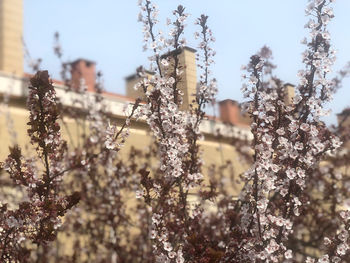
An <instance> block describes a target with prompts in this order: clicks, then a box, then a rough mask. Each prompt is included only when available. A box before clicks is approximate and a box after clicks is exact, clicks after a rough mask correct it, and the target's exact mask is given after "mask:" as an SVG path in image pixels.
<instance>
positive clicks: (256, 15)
mask: <svg viewBox="0 0 350 263" xmlns="http://www.w3.org/2000/svg"><path fill="white" fill-rule="evenodd" d="M136 2H137V1H136V0H49V1H48V0H24V40H25V42H26V45H27V47H28V49H29V51H30V54H31V56H32V57H33V58H38V57H41V58H42V59H43V63H42V68H45V69H48V70H49V71H50V72H51V74H52V76H53V77H55V78H58V77H59V75H58V72H59V68H60V66H59V62H58V60H57V59H56V58H55V57H54V55H53V52H52V46H53V34H54V32H56V31H58V32H60V35H61V43H62V46H63V50H64V58H65V59H69V60H74V59H76V58H80V57H82V58H87V59H90V60H94V61H96V62H97V68H98V69H99V70H101V71H102V72H103V73H104V80H105V87H106V89H107V90H109V91H113V92H116V93H121V94H124V89H125V82H124V77H126V76H128V75H130V74H132V73H134V72H135V69H136V67H138V66H139V65H148V62H147V54H146V53H144V52H142V33H141V24H140V23H138V22H137V15H138V13H139V8H138V6H137V3H136ZM156 3H157V4H158V6H159V9H160V22H161V23H160V24H161V26H162V27H163V28H164V29H165V19H166V17H167V16H169V15H170V14H171V10H173V9H174V8H176V7H177V5H178V4H182V5H184V6H185V7H186V9H187V12H188V13H190V14H191V16H190V17H189V19H188V21H187V24H188V28H187V32H188V34H187V40H188V44H189V45H190V46H194V47H195V45H196V42H195V41H194V39H193V37H192V36H193V33H194V32H195V30H196V27H195V26H194V25H193V22H194V20H195V18H196V17H198V16H199V15H200V14H202V13H205V14H207V15H209V19H210V20H209V24H210V26H211V28H212V30H213V32H214V35H215V37H216V43H215V45H214V48H215V49H216V51H217V56H216V59H215V61H216V64H215V65H214V67H213V71H214V76H215V77H216V78H217V80H218V83H219V94H218V99H219V100H221V99H226V98H231V99H235V100H238V101H242V95H241V92H240V88H241V77H240V76H241V71H240V67H241V65H242V64H246V63H247V62H248V60H249V57H250V56H251V55H252V54H254V53H255V52H256V51H257V50H259V49H260V48H261V47H262V46H263V45H267V46H269V47H270V48H271V49H272V51H273V56H274V63H275V64H277V66H278V68H277V70H276V75H277V76H278V77H280V78H281V79H283V80H284V81H285V82H290V83H296V82H297V80H298V79H297V76H296V74H297V71H298V70H299V69H301V68H302V64H301V62H300V61H301V52H302V51H303V50H304V46H303V45H301V44H300V40H301V39H302V38H303V37H304V36H305V35H306V34H307V31H306V30H305V29H304V24H305V22H306V21H307V18H306V17H305V13H304V8H305V5H306V3H307V0H244V1H239V0H216V1H213V0H182V1H178V0H158V1H156ZM334 11H335V15H336V18H335V19H334V20H333V22H332V23H331V25H330V32H331V33H332V38H333V41H332V43H333V45H334V47H335V48H336V49H337V50H338V54H337V58H338V59H337V62H336V64H335V67H334V71H338V70H339V69H341V67H342V66H343V65H345V64H346V63H347V61H350V15H349V14H350V1H349V0H337V1H336V3H335V4H334ZM27 71H29V69H28V67H27ZM349 88H350V80H349V79H348V80H346V81H345V82H344V87H343V88H342V89H341V90H340V91H339V92H338V93H337V94H336V95H335V97H334V101H333V102H332V103H331V105H330V108H331V109H332V110H333V113H332V116H331V117H328V118H327V119H326V121H327V123H335V122H336V118H335V115H334V114H335V113H338V112H340V111H341V110H342V109H343V108H344V107H346V106H350V91H349Z"/></svg>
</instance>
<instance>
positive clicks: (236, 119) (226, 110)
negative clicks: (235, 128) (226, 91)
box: [219, 99, 251, 125]
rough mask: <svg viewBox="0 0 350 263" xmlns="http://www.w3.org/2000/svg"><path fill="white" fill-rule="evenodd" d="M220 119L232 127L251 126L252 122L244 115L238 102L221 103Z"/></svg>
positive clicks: (227, 101) (225, 101)
mask: <svg viewBox="0 0 350 263" xmlns="http://www.w3.org/2000/svg"><path fill="white" fill-rule="evenodd" d="M219 109H220V119H221V120H222V121H223V122H225V123H230V124H232V125H250V123H251V120H250V118H249V116H248V115H242V113H241V107H240V105H239V104H238V102H237V101H234V100H230V99H227V100H223V101H220V102H219Z"/></svg>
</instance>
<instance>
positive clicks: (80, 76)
mask: <svg viewBox="0 0 350 263" xmlns="http://www.w3.org/2000/svg"><path fill="white" fill-rule="evenodd" d="M71 75H72V83H71V85H72V88H73V89H76V90H79V89H80V88H81V85H82V83H83V84H84V85H85V86H86V88H87V91H90V92H94V91H95V84H96V63H95V62H93V61H90V60H86V59H81V58H80V59H77V60H75V61H74V62H72V63H71Z"/></svg>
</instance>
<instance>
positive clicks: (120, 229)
mask: <svg viewBox="0 0 350 263" xmlns="http://www.w3.org/2000/svg"><path fill="white" fill-rule="evenodd" d="M332 2H333V1H332V0H310V1H309V4H308V6H307V9H306V12H307V14H308V15H309V16H310V17H311V19H310V20H309V21H308V23H307V25H306V27H307V28H309V30H310V35H309V37H308V38H306V39H305V40H304V41H303V43H304V44H305V45H306V51H305V52H304V53H303V62H304V64H305V68H304V69H303V70H301V71H299V77H300V83H299V84H298V85H297V87H296V90H295V95H294V96H293V98H292V100H291V101H288V100H286V94H285V92H286V91H285V90H284V83H283V81H282V80H280V79H278V78H277V77H276V76H275V75H274V73H273V69H274V68H275V66H274V65H273V64H272V62H271V58H272V53H271V51H270V50H269V49H268V48H267V47H264V48H262V49H261V50H260V51H259V52H258V53H257V54H256V55H253V56H252V57H251V58H250V61H249V63H248V65H247V66H244V67H243V70H245V71H246V73H245V74H244V79H245V83H244V85H243V88H242V91H243V93H244V95H245V97H246V102H245V108H246V110H247V112H248V114H249V115H250V117H251V120H252V124H251V132H252V134H253V140H252V142H248V141H244V140H241V139H240V138H234V140H233V141H232V143H233V145H235V146H236V148H237V149H238V152H239V153H240V158H242V160H244V161H245V162H246V163H247V164H250V165H251V168H250V169H249V170H248V171H246V172H245V173H244V174H242V175H241V180H242V182H243V187H242V190H241V192H240V193H239V196H238V198H233V196H232V194H233V193H232V192H230V191H228V190H227V188H225V187H224V185H223V184H222V183H221V181H220V180H221V179H222V177H223V176H224V173H223V171H224V170H225V169H228V170H229V169H231V168H232V164H230V162H229V161H228V162H227V164H226V165H225V166H222V167H219V169H216V167H214V166H212V167H211V168H210V170H209V171H208V173H207V175H206V176H208V177H209V180H204V175H203V174H205V172H204V171H203V169H202V164H203V161H202V158H201V149H200V147H199V145H198V141H199V140H202V139H203V136H202V134H201V133H200V131H199V126H200V124H201V122H202V120H203V119H204V118H205V112H204V109H205V107H206V105H208V104H209V103H211V102H212V101H213V100H214V99H215V94H216V91H217V90H216V83H215V79H213V78H212V77H211V72H210V66H211V64H212V63H213V57H214V56H215V52H214V51H213V50H212V48H211V43H212V42H213V41H214V40H215V39H214V37H213V34H212V32H211V30H210V29H209V27H208V17H207V16H205V15H202V16H200V17H199V18H198V19H197V20H196V24H197V25H198V27H199V31H198V32H197V33H195V37H196V38H197V39H199V42H200V43H199V46H198V48H199V52H198V53H197V61H198V62H199V69H200V72H201V73H200V79H199V85H198V87H199V88H198V90H197V94H196V96H195V99H194V100H193V101H192V102H191V105H190V108H189V109H188V110H182V109H181V105H182V100H183V99H182V96H183V93H182V91H181V81H182V72H183V70H184V67H186V65H182V64H181V63H180V60H179V54H180V53H181V52H182V50H183V48H184V45H185V44H186V40H185V39H184V38H183V32H184V30H185V21H186V20H187V18H188V14H187V13H186V12H185V8H184V7H183V6H181V5H180V6H178V8H177V9H175V10H174V11H173V19H168V20H167V24H168V26H170V32H169V36H170V37H168V38H167V37H165V36H164V35H163V33H162V32H161V31H157V30H156V27H157V26H158V23H159V22H158V19H157V15H158V10H157V7H156V5H154V4H153V3H152V2H151V1H150V0H141V1H139V5H140V8H141V13H140V15H139V20H140V22H142V24H143V34H144V49H145V50H149V52H151V53H152V54H151V56H150V60H151V68H152V69H153V70H154V71H155V74H154V75H153V76H152V77H150V78H148V77H147V76H146V74H145V72H144V70H143V69H142V68H140V69H139V71H138V74H139V76H141V77H142V80H141V81H140V82H139V83H138V84H137V85H136V88H137V89H139V90H141V91H142V92H143V93H144V98H145V101H144V103H140V101H139V100H137V101H136V102H135V104H134V105H133V106H132V107H130V112H129V114H128V117H127V118H126V120H125V122H124V123H122V124H121V125H119V126H117V125H116V124H115V123H113V120H112V119H111V118H110V117H109V116H108V112H107V110H106V109H105V107H104V101H103V96H102V94H103V92H102V89H101V85H100V83H98V84H97V86H96V93H95V95H94V96H93V100H94V101H93V102H94V103H93V105H94V107H92V108H91V109H90V110H89V111H87V112H85V113H83V114H82V113H81V111H80V112H79V113H76V114H77V115H74V117H75V118H76V117H79V118H81V119H84V120H85V119H86V120H87V122H84V123H85V124H86V123H87V125H88V127H89V132H88V133H84V132H83V133H82V134H81V140H79V141H80V142H81V143H80V144H77V145H74V147H71V148H70V149H69V150H68V148H67V144H66V143H64V142H63V141H62V140H61V139H60V128H59V125H58V124H57V119H58V118H59V116H61V118H62V123H63V124H64V123H65V122H64V115H59V112H58V107H57V99H56V97H55V91H54V88H53V87H52V85H51V83H50V81H49V79H48V74H47V72H39V73H38V74H37V75H35V77H34V78H33V79H32V87H31V88H30V90H31V91H30V95H29V99H28V106H29V109H30V122H29V126H30V129H29V130H28V133H29V136H30V138H31V142H32V144H33V145H36V146H37V148H36V150H37V153H38V157H37V159H35V158H29V159H25V158H24V157H23V156H22V154H21V152H20V149H19V148H18V147H13V148H11V152H10V155H9V157H8V159H7V160H6V161H5V162H4V163H3V164H2V166H1V167H2V169H4V170H6V171H7V172H8V173H9V175H10V178H11V179H12V180H13V181H14V182H15V183H16V184H19V185H21V186H23V187H25V188H26V189H28V191H27V192H28V194H27V198H26V201H25V202H21V203H20V204H19V206H18V209H15V210H10V209H8V208H7V206H6V205H2V208H1V209H2V214H1V217H0V224H1V229H0V240H1V243H0V246H1V248H2V252H1V254H0V255H1V259H2V261H5V262H7V261H8V262H11V261H19V262H25V261H26V260H27V259H29V257H28V255H29V253H30V250H32V258H34V259H35V260H36V262H47V261H48V260H49V259H51V260H53V261H55V262H177V263H179V262H202V263H207V262H307V263H311V262H348V259H349V257H350V252H349V233H348V231H349V227H350V225H349V224H350V222H349V220H350V212H349V211H348V210H346V209H345V208H346V205H347V203H348V202H349V200H350V196H349V187H350V182H349V179H348V177H347V174H346V168H347V165H348V163H349V154H348V151H347V150H346V148H345V147H344V148H343V149H340V150H339V148H340V146H341V141H343V142H345V143H346V142H347V141H348V140H349V138H348V136H347V130H346V129H347V127H346V126H340V127H338V128H333V129H332V130H331V129H330V128H328V127H327V126H326V125H325V124H324V123H323V122H322V121H321V120H320V117H321V116H323V115H325V114H326V113H327V111H326V110H324V105H325V103H326V102H328V101H330V100H331V97H332V94H333V93H334V92H335V91H336V89H337V88H338V87H339V86H340V84H341V79H342V78H343V77H345V76H347V75H348V73H349V71H348V70H347V69H346V68H345V69H344V70H342V71H341V72H340V76H339V77H336V78H334V79H329V78H328V73H329V72H330V71H331V67H332V64H333V63H334V61H335V56H334V55H335V52H334V50H332V48H331V44H330V34H329V32H328V30H327V25H328V23H329V22H330V20H331V19H332V18H333V17H334V14H333V11H332V8H331V4H332ZM55 52H56V54H57V55H58V56H59V58H61V57H62V52H61V50H60V49H59V47H58V46H56V48H55ZM62 65H63V69H64V70H63V71H62V74H63V76H64V75H65V72H66V70H67V65H68V64H67V63H62ZM67 84H68V86H69V83H67ZM80 92H81V94H82V96H85V95H84V92H83V91H80ZM87 99H88V98H87V97H83V98H82V100H81V101H80V103H81V104H82V105H84V103H86V101H87ZM91 104H92V103H91ZM66 114H68V113H66ZM139 118H143V119H145V120H146V122H147V124H148V126H149V128H150V131H151V133H152V135H153V141H152V145H151V146H150V147H149V149H148V150H147V151H140V150H137V149H131V151H130V153H129V155H128V156H129V158H128V160H127V161H125V160H123V159H122V158H120V156H119V151H120V150H121V149H122V146H123V144H124V142H125V140H126V139H127V137H128V134H129V131H128V127H129V125H130V124H131V123H132V122H133V121H134V120H137V119H139ZM111 123H112V124H111ZM80 124H81V123H77V125H80ZM101 127H104V128H105V129H103V131H102V132H101ZM118 127H119V128H118ZM82 130H83V129H82ZM248 143H251V149H250V150H247V147H243V146H247V144H248ZM39 159H41V160H42V163H43V166H40V165H38V164H37V163H38V162H37V161H38V160H39ZM154 159H157V160H159V162H158V164H157V165H154V164H153V163H154ZM42 168H43V169H44V170H43V173H40V172H39V170H40V169H42ZM66 173H69V174H70V175H69V176H67V179H66V180H64V181H62V180H61V177H62V176H63V175H64V174H66ZM74 191H78V192H81V193H83V194H81V195H80V197H79V195H78V194H77V193H74ZM135 193H136V198H135V200H134V201H133V202H131V201H130V199H133V198H134V197H135ZM130 196H131V197H130ZM79 198H80V202H79V204H78V205H77V206H75V205H76V203H77V201H78V200H79ZM73 206H75V207H74V208H73ZM68 210H70V212H68V213H67V215H66V216H65V220H64V224H63V226H62V227H61V228H60V234H61V236H62V237H61V238H60V239H59V240H58V243H56V245H57V244H59V243H60V240H61V241H62V240H64V242H67V240H71V244H72V246H74V251H73V253H71V254H70V255H68V254H65V253H63V250H64V249H65V247H63V248H60V246H62V244H60V245H59V246H58V245H57V246H55V245H52V244H49V243H48V241H52V240H53V239H54V238H55V235H56V232H57V230H58V226H59V224H60V220H59V217H60V216H63V215H64V214H66V212H67V211H68ZM25 240H30V241H32V242H33V243H36V244H39V245H40V247H39V248H35V249H34V248H32V247H31V246H30V244H28V243H27V242H26V241H25Z"/></svg>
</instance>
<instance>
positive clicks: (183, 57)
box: [179, 47, 197, 110]
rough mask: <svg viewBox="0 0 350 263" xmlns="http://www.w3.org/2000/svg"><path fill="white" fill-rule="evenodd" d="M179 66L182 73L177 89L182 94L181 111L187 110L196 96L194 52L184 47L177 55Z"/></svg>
mask: <svg viewBox="0 0 350 263" xmlns="http://www.w3.org/2000/svg"><path fill="white" fill-rule="evenodd" d="M179 64H180V66H182V69H181V70H183V73H182V74H181V75H180V78H181V80H180V83H179V89H180V90H181V91H182V92H183V94H184V95H183V102H182V105H181V107H180V108H181V109H182V110H187V109H188V108H189V105H190V104H192V105H193V104H194V102H195V100H196V96H197V65H196V50H195V49H193V48H190V47H184V48H183V49H182V50H181V53H180V54H179Z"/></svg>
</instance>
